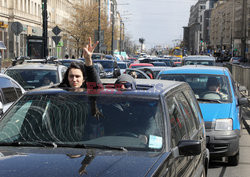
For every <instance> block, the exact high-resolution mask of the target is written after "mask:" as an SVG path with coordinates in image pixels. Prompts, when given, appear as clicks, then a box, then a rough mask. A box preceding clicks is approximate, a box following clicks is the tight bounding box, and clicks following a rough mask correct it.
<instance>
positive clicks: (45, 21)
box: [42, 0, 48, 58]
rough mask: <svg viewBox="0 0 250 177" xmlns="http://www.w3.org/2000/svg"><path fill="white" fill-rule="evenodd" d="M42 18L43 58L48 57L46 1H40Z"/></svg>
mask: <svg viewBox="0 0 250 177" xmlns="http://www.w3.org/2000/svg"><path fill="white" fill-rule="evenodd" d="M42 10H43V12H42V16H43V42H44V43H43V47H44V49H43V57H44V58H46V57H47V56H48V12H47V0H43V1H42Z"/></svg>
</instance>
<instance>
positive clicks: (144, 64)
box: [129, 63, 154, 68]
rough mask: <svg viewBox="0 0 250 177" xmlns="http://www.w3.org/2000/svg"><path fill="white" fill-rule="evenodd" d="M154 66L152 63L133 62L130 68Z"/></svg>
mask: <svg viewBox="0 0 250 177" xmlns="http://www.w3.org/2000/svg"><path fill="white" fill-rule="evenodd" d="M140 67H154V65H152V64H151V63H131V64H130V65H129V68H140Z"/></svg>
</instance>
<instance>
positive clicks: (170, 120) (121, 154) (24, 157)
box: [0, 79, 209, 177]
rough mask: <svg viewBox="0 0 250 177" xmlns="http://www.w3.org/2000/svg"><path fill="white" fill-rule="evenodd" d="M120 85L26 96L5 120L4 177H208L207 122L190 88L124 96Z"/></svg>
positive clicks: (140, 87)
mask: <svg viewBox="0 0 250 177" xmlns="http://www.w3.org/2000/svg"><path fill="white" fill-rule="evenodd" d="M114 81H115V79H108V80H106V81H105V80H103V81H102V82H103V84H104V87H106V88H104V89H103V90H97V91H96V93H95V92H89V91H88V90H84V89H83V90H82V91H79V90H77V91H74V90H73V91H70V90H63V89H60V88H53V89H48V90H41V89H40V90H39V89H36V90H34V91H30V92H27V93H25V94H24V95H23V96H22V97H21V98H20V99H19V100H18V101H17V102H16V103H15V104H14V105H13V107H11V109H10V110H9V111H8V112H7V113H5V114H4V115H3V117H2V119H1V120H0V153H1V162H2V163H1V164H0V176H15V177H19V176H34V174H37V172H38V171H39V174H40V176H55V177H56V176H60V177H64V176H65V177H68V176H82V175H84V174H87V175H88V176H109V177H117V176H120V177H123V176H124V177H127V176H130V177H138V176H163V175H164V176H205V175H206V174H205V173H206V170H207V164H208V160H209V159H208V158H209V157H208V151H207V149H206V137H205V131H204V123H203V119H202V114H201V112H200V109H199V106H198V103H197V101H196V99H195V97H194V95H193V92H192V90H191V88H190V86H189V85H188V84H187V83H184V82H183V83H181V82H173V81H160V82H159V81H155V80H146V81H147V82H145V79H144V80H137V81H136V82H137V86H136V90H130V89H129V90H125V91H121V90H119V89H118V90H117V89H115V88H114V87H115V85H114ZM98 93H101V94H98ZM110 93H114V94H110ZM93 108H95V109H93ZM96 109H98V115H99V116H100V117H98V116H94V115H96V114H93V113H97V112H95V111H96ZM10 164H11V165H10Z"/></svg>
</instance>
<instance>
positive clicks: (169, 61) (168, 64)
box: [153, 58, 174, 67]
mask: <svg viewBox="0 0 250 177" xmlns="http://www.w3.org/2000/svg"><path fill="white" fill-rule="evenodd" d="M153 61H158V62H164V63H165V64H166V65H167V66H169V67H173V66H174V62H173V61H172V60H171V59H168V58H156V59H153Z"/></svg>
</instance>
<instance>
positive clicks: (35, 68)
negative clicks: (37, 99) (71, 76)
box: [5, 63, 68, 90]
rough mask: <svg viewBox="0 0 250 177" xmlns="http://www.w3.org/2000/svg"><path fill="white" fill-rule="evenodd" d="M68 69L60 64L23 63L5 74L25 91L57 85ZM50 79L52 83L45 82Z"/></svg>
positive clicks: (9, 69)
mask: <svg viewBox="0 0 250 177" xmlns="http://www.w3.org/2000/svg"><path fill="white" fill-rule="evenodd" d="M67 68H68V67H66V66H63V65H59V64H43V63H23V64H18V65H15V66H12V67H10V68H8V69H7V70H6V71H5V74H7V75H8V76H10V77H12V78H13V79H15V80H16V81H17V82H18V83H19V84H20V85H21V86H22V87H23V88H24V89H25V90H31V89H35V88H38V87H42V86H46V85H51V84H57V83H60V82H61V81H62V79H63V76H64V73H65V72H66V70H67ZM46 79H49V80H50V82H45V80H46Z"/></svg>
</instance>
